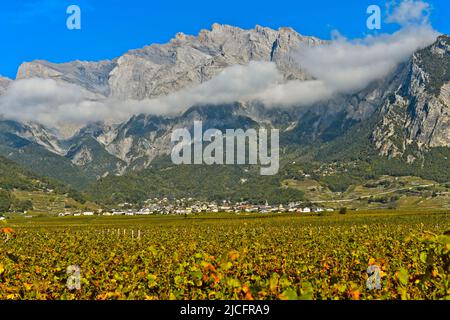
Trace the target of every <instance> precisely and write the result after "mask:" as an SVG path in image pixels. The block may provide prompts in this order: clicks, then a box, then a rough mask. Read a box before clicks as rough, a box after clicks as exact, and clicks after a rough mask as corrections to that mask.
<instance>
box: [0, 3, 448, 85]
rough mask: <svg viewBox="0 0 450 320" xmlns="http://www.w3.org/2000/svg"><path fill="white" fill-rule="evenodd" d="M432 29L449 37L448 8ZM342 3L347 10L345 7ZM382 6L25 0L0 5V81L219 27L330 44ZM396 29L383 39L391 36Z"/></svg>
mask: <svg viewBox="0 0 450 320" xmlns="http://www.w3.org/2000/svg"><path fill="white" fill-rule="evenodd" d="M427 2H428V3H430V4H431V6H432V13H431V23H432V25H433V27H434V28H435V29H436V30H438V31H439V32H441V33H446V34H450V22H449V20H450V19H449V14H448V13H449V12H450V1H448V0H429V1H427ZM343 3H344V4H343ZM71 4H76V5H79V6H80V8H81V10H82V29H81V30H73V31H70V30H68V29H67V28H66V19H67V17H68V15H67V14H66V8H67V7H68V6H69V5H71ZM371 4H377V5H379V6H380V7H381V8H382V10H383V14H384V13H385V11H386V1H381V0H346V1H335V0H334V1H333V0H315V1H303V0H277V1H273V0H271V1H265V0H258V1H246V0H227V1H210V0H209V1H204V0H199V1H178V0H172V1H152V0H150V1H149V0H126V1H123V0H20V1H2V4H1V11H0V34H1V36H0V39H1V43H2V47H1V50H0V60H1V64H0V74H1V75H4V76H8V77H10V78H14V77H15V75H16V72H17V68H18V67H19V65H20V63H22V62H24V61H32V60H35V59H45V60H49V61H53V62H65V61H71V60H76V59H79V60H101V59H111V58H114V57H117V56H119V55H121V54H123V53H125V52H126V51H128V50H130V49H134V48H139V47H142V46H144V45H147V44H151V43H164V42H167V41H168V40H169V39H171V38H172V37H173V36H174V35H175V34H176V33H177V32H184V33H186V34H197V33H198V31H199V30H200V29H208V28H210V26H211V25H212V23H214V22H218V23H223V24H231V25H236V26H239V27H242V28H253V27H254V26H255V25H256V24H259V25H262V26H267V27H272V28H278V27H280V26H290V27H293V28H294V29H296V30H297V31H298V32H300V33H302V34H304V35H314V36H317V37H320V38H324V39H329V38H330V35H331V32H332V30H338V31H339V32H340V33H341V34H343V35H344V36H346V37H348V38H359V37H363V36H364V35H366V34H368V33H373V32H374V31H370V30H368V29H367V28H366V19H367V17H368V15H367V14H366V9H367V7H368V6H369V5H371ZM396 29H398V26H396V25H393V24H389V25H388V24H382V29H381V30H380V31H378V32H382V33H391V32H393V31H395V30H396Z"/></svg>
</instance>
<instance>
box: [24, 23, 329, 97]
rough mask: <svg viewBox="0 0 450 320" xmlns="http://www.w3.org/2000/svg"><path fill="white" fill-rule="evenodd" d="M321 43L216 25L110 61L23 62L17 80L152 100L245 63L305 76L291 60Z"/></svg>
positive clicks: (286, 31)
mask: <svg viewBox="0 0 450 320" xmlns="http://www.w3.org/2000/svg"><path fill="white" fill-rule="evenodd" d="M322 43H324V41H322V40H319V39H317V38H314V37H304V36H302V35H300V34H298V33H297V32H295V31H294V30H293V29H291V28H280V29H279V30H272V29H270V28H264V27H261V26H256V28H255V29H252V30H243V29H241V28H237V27H233V26H229V25H219V24H214V25H213V26H212V29H211V30H202V31H200V33H199V34H198V36H189V35H185V34H182V33H178V34H177V35H176V37H175V38H174V39H172V40H171V41H170V42H169V43H166V44H153V45H150V46H147V47H144V48H142V49H138V50H131V51H129V52H128V53H126V54H124V55H123V56H121V57H119V58H117V59H114V60H113V61H100V62H82V61H74V62H69V63H63V64H54V63H50V62H47V61H33V62H27V63H23V64H22V65H21V66H20V68H19V71H18V73H17V79H27V78H33V77H37V78H44V79H46V78H51V79H54V80H56V81H63V82H69V83H71V84H76V85H79V86H81V87H83V88H85V89H87V90H89V91H91V92H94V93H98V94H102V95H103V96H110V97H114V98H118V99H135V100H142V99H144V98H153V97H158V96H161V95H166V94H168V93H171V92H175V91H177V90H179V89H182V88H186V87H189V86H193V85H196V84H200V83H203V82H205V81H207V80H210V79H211V78H212V77H214V76H215V75H217V74H218V73H219V72H220V71H222V70H223V69H225V68H226V67H229V66H233V65H237V64H241V65H244V64H247V63H248V62H249V61H273V62H275V63H276V64H277V66H278V68H279V69H280V70H281V71H282V72H283V74H284V76H285V78H286V79H299V80H302V79H305V78H307V77H308V76H307V75H306V74H305V73H304V72H303V71H302V70H301V69H300V68H299V67H298V65H297V64H296V63H294V62H293V59H292V53H293V52H295V50H298V48H300V47H302V46H314V45H319V44H322Z"/></svg>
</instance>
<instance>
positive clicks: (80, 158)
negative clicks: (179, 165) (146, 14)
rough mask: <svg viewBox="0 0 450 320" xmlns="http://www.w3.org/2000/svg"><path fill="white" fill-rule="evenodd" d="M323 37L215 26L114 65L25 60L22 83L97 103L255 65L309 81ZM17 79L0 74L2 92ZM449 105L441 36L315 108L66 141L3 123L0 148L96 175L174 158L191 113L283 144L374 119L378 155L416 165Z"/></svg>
mask: <svg viewBox="0 0 450 320" xmlns="http://www.w3.org/2000/svg"><path fill="white" fill-rule="evenodd" d="M323 43H325V42H324V41H321V40H319V39H317V38H314V37H304V36H301V35H300V34H298V33H297V32H295V31H294V30H292V29H290V28H280V29H279V30H272V29H270V28H263V27H260V26H257V27H256V28H255V29H252V30H243V29H240V28H237V27H232V26H227V25H219V24H214V25H213V26H212V29H211V30H202V31H201V32H200V33H199V35H198V36H189V35H184V34H181V33H180V34H177V35H176V37H175V38H174V39H172V40H171V41H170V42H169V43H167V44H154V45H150V46H147V47H145V48H142V49H139V50H132V51H130V52H128V53H126V54H124V55H123V56H121V57H119V58H117V59H115V60H113V61H100V62H81V61H74V62H69V63H63V64H54V63H50V62H46V61H34V62H30V63H24V64H22V66H21V67H20V69H19V71H18V74H17V79H25V78H32V77H38V78H51V79H54V80H56V81H59V82H64V83H71V84H75V85H77V86H79V87H81V88H83V89H84V90H87V91H89V93H90V94H91V97H92V99H96V98H98V99H104V98H107V97H108V98H114V99H119V100H125V99H135V100H142V99H145V98H153V97H157V96H161V95H166V94H169V93H171V92H175V91H177V90H180V89H183V88H186V87H190V86H194V85H197V84H200V83H203V82H205V81H207V80H210V79H211V78H212V77H214V76H215V75H217V74H218V73H219V72H220V71H222V70H223V69H225V68H226V67H229V66H232V65H236V64H247V63H248V62H250V61H272V62H274V63H275V64H276V65H277V67H278V69H279V70H280V71H281V72H282V74H283V76H284V78H285V79H286V80H292V79H297V80H305V79H310V77H309V76H308V75H307V74H306V73H305V72H303V70H301V69H300V68H299V66H298V65H297V64H296V63H294V61H293V58H292V56H293V54H294V53H295V52H296V50H298V49H299V48H301V47H303V46H316V45H320V44H323ZM10 83H11V80H9V79H5V78H0V94H2V92H4V90H6V88H7V86H8V85H9V84H10ZM449 108H450V58H449V37H448V36H441V37H439V38H438V40H437V41H436V42H435V43H434V44H433V45H431V46H430V47H428V48H425V49H423V50H420V51H418V52H416V53H415V54H414V55H413V56H412V57H411V59H410V60H409V61H408V62H406V63H404V64H403V65H401V66H399V67H398V69H397V70H396V71H395V72H393V73H392V74H391V75H389V76H387V77H386V78H385V79H381V80H379V81H376V82H374V83H372V84H370V85H369V86H368V87H367V88H365V89H363V90H361V91H360V92H358V93H355V94H351V95H340V96H337V97H334V98H333V99H330V100H328V101H324V102H321V103H318V104H317V105H314V106H311V108H295V107H293V108H291V109H283V110H281V109H266V108H264V106H262V105H260V104H259V103H258V102H246V103H245V104H244V103H236V104H233V105H227V106H193V107H192V108H190V109H189V110H188V111H186V112H185V113H184V114H181V115H177V116H174V117H161V116H152V115H134V116H133V117H132V118H130V119H129V120H128V121H125V122H123V123H120V124H115V125H111V124H108V125H107V124H105V123H94V124H89V125H87V126H86V127H84V128H81V129H80V130H78V131H77V133H76V134H75V135H73V136H72V135H71V137H69V138H67V137H64V138H63V137H61V132H60V135H57V134H56V133H55V132H53V131H52V130H51V129H49V128H45V127H44V126H41V125H39V124H33V123H30V124H18V123H14V124H13V122H11V121H3V120H2V119H0V138H2V134H3V136H4V137H5V139H4V140H1V139H0V152H2V143H4V142H5V141H6V142H5V143H8V139H10V138H9V137H10V134H11V133H13V134H14V137H16V140H15V141H17V145H18V146H21V145H22V144H23V143H24V141H23V140H26V141H31V142H33V143H34V144H35V145H37V146H39V147H41V148H43V149H45V151H50V152H51V153H52V154H51V156H59V157H62V158H63V159H64V161H66V162H64V164H65V165H66V167H69V166H72V165H73V166H76V167H78V168H80V170H82V171H83V172H84V173H86V174H88V175H89V176H91V177H97V178H98V177H101V176H104V175H107V174H123V173H124V172H126V171H127V170H138V169H143V168H146V167H147V166H149V165H150V164H151V163H152V161H153V160H154V159H155V158H156V157H158V156H162V155H168V154H169V153H170V151H171V144H170V136H171V132H172V131H173V129H175V128H180V127H188V128H191V127H192V125H193V120H194V119H196V120H202V121H203V123H204V125H205V127H206V128H208V127H209V128H211V127H213V128H218V129H222V128H247V127H252V126H258V125H265V126H273V127H277V128H280V129H281V130H282V139H283V140H282V143H285V144H290V143H293V144H301V143H303V142H307V143H310V144H320V143H321V142H328V141H331V140H333V139H335V138H337V137H339V136H341V135H343V134H344V133H345V132H346V131H347V130H348V129H349V128H350V127H351V126H353V125H354V124H355V123H361V122H363V123H364V121H366V120H367V119H373V118H374V117H377V119H378V120H377V123H376V124H375V126H374V127H373V126H372V127H370V129H371V130H372V129H373V131H370V132H372V135H371V139H372V142H373V144H374V146H375V148H376V149H377V150H378V152H379V153H380V154H382V155H387V156H390V157H399V156H405V155H406V156H407V159H408V160H410V161H413V160H415V159H416V158H417V157H420V154H421V153H422V152H425V151H426V150H427V149H429V148H433V147H450V109H449ZM69 131H71V130H69ZM10 140H11V139H10ZM13 147H15V146H12V147H11V146H8V148H6V149H4V150H7V152H10V151H11V148H13ZM33 150H35V149H33ZM0 154H1V153H0ZM4 154H6V151H5V152H4ZM46 159H47V158H46ZM67 162H68V163H69V164H67Z"/></svg>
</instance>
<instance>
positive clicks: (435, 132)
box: [373, 36, 450, 161]
mask: <svg viewBox="0 0 450 320" xmlns="http://www.w3.org/2000/svg"><path fill="white" fill-rule="evenodd" d="M399 77H400V78H401V79H402V81H401V83H400V84H399V86H398V87H397V88H395V90H393V92H392V93H391V95H390V96H389V98H388V99H386V101H385V103H384V105H383V106H382V108H381V120H380V122H379V123H378V125H377V127H376V129H375V131H374V133H373V140H374V142H375V144H376V146H377V148H378V149H379V151H380V153H381V154H382V155H387V156H391V157H396V156H401V155H404V154H405V152H407V153H409V154H408V159H409V160H410V161H413V160H414V159H415V158H416V157H417V155H418V154H420V152H422V151H423V150H426V149H429V148H432V147H450V37H448V36H441V37H439V38H438V40H437V41H436V42H435V43H434V44H433V45H431V46H430V47H428V48H425V49H423V50H420V51H418V52H416V53H415V54H414V55H413V57H412V58H411V60H410V61H409V63H408V64H407V65H406V66H405V67H404V68H403V70H401V71H400V75H399Z"/></svg>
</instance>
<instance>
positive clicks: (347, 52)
mask: <svg viewBox="0 0 450 320" xmlns="http://www.w3.org/2000/svg"><path fill="white" fill-rule="evenodd" d="M437 36H438V34H437V33H436V32H435V31H434V30H433V29H432V28H431V27H430V26H428V25H421V26H409V27H406V28H403V29H401V30H400V31H398V32H396V33H394V34H392V35H379V36H368V37H366V38H365V39H362V40H356V41H349V40H346V39H342V38H338V39H336V40H334V41H332V42H331V43H330V44H327V45H323V46H319V47H315V48H306V49H304V50H302V51H301V52H300V53H299V55H298V57H297V58H298V62H299V63H300V65H301V66H302V67H303V68H304V69H305V70H306V71H307V72H308V73H309V74H311V75H312V76H313V77H315V78H317V79H320V80H322V81H323V82H324V83H325V85H326V87H327V88H329V90H331V91H334V92H339V93H348V92H353V91H356V90H360V89H363V88H365V87H366V86H367V85H368V84H369V83H371V82H372V81H375V80H377V79H381V78H383V77H385V76H386V75H388V74H389V73H390V72H391V71H392V70H393V69H394V68H395V66H397V65H398V64H399V63H400V62H403V61H406V60H407V59H408V58H409V57H410V56H411V54H412V53H413V52H414V51H416V50H417V49H420V48H423V47H425V46H427V45H429V44H431V43H433V42H434V41H435V39H436V37H437Z"/></svg>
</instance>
